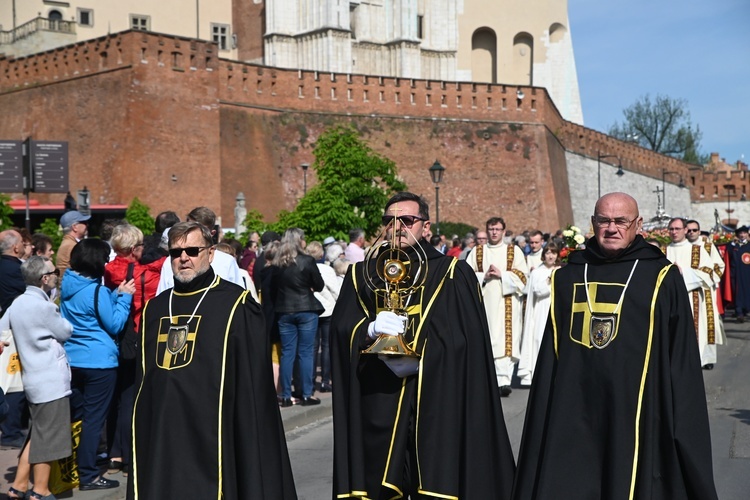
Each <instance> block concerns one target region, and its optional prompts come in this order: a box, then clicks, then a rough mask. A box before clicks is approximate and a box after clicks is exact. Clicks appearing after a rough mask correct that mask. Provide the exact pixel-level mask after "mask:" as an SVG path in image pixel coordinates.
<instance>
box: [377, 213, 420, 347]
mask: <svg viewBox="0 0 750 500" xmlns="http://www.w3.org/2000/svg"><path fill="white" fill-rule="evenodd" d="M396 225H398V226H400V227H398V228H397V227H395V226H396ZM391 226H394V227H393V228H392V230H391V235H390V237H388V229H389V227H391ZM403 231H409V228H407V227H406V226H405V225H403V224H401V223H400V222H397V221H396V220H394V221H393V222H392V223H391V224H389V225H388V226H386V227H385V228H384V229H383V231H382V232H381V234H380V235H379V236H378V239H377V240H376V242H375V243H374V244H373V245H372V246H371V247H370V250H369V251H368V252H367V255H365V261H364V265H365V269H366V270H370V269H373V268H374V269H375V275H372V274H371V273H370V272H365V281H366V284H367V287H368V288H369V289H370V290H372V291H373V292H375V295H376V296H377V295H381V296H383V297H384V299H385V307H386V308H387V309H388V310H389V311H392V312H394V313H396V314H398V315H399V316H401V317H403V318H404V324H405V325H406V324H407V320H408V313H407V307H408V302H409V299H410V297H411V296H412V295H413V294H415V293H416V292H418V291H419V289H420V288H421V287H422V286H423V285H424V282H425V280H426V278H427V254H426V253H425V252H424V249H423V248H422V247H421V246H420V245H419V244H418V243H417V244H413V245H408V246H407V247H406V248H401V246H400V244H399V243H400V238H399V236H398V235H399V232H403ZM409 232H410V231H409ZM414 239H415V240H416V241H418V240H419V237H416V238H414ZM376 278H377V279H376ZM362 354H384V355H388V356H408V357H412V358H418V357H419V354H417V353H416V352H415V351H414V349H412V348H411V346H410V345H409V343H408V342H407V341H406V339H405V338H404V336H403V335H384V334H383V335H380V336H379V337H378V338H377V339H376V340H375V343H374V344H372V345H371V346H370V347H368V348H367V349H365V350H363V351H362Z"/></svg>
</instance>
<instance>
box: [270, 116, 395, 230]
mask: <svg viewBox="0 0 750 500" xmlns="http://www.w3.org/2000/svg"><path fill="white" fill-rule="evenodd" d="M313 154H314V155H315V162H314V163H313V165H312V168H313V170H314V171H315V172H316V174H317V177H318V181H319V182H318V184H317V185H316V186H314V187H313V188H311V189H309V190H308V191H307V194H306V195H305V196H304V197H303V198H302V199H301V200H300V202H299V204H298V205H297V207H296V208H295V209H294V211H293V212H281V213H279V215H278V222H276V223H274V224H272V225H271V229H273V230H274V231H277V232H279V233H281V232H283V231H284V230H285V229H286V228H289V227H299V228H302V229H304V230H305V234H306V236H307V239H308V240H322V239H323V238H325V237H326V236H333V237H334V238H338V239H347V238H348V234H349V230H350V229H353V228H362V229H364V230H365V233H366V235H367V237H368V238H369V237H372V236H373V235H375V234H376V233H377V231H378V230H379V229H380V226H381V217H382V215H383V207H384V205H385V202H386V201H388V198H390V196H391V195H392V194H393V193H395V192H397V191H403V190H405V189H406V184H404V182H403V181H401V180H400V179H399V178H398V177H397V175H396V164H395V163H394V162H393V161H392V160H390V159H388V158H385V157H383V156H381V155H379V154H378V153H376V152H375V151H373V150H372V149H371V148H370V147H369V146H368V145H367V144H366V143H365V142H364V141H363V140H362V139H361V138H360V137H359V134H358V133H357V131H355V130H354V129H352V128H350V127H335V128H333V129H330V130H327V131H326V132H324V133H323V134H321V136H320V137H319V138H318V141H317V143H316V145H315V150H314V151H313Z"/></svg>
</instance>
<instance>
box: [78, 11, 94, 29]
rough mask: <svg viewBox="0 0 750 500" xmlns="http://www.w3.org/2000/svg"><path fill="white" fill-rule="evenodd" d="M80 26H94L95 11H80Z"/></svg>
mask: <svg viewBox="0 0 750 500" xmlns="http://www.w3.org/2000/svg"><path fill="white" fill-rule="evenodd" d="M78 24H80V25H81V26H93V25H94V11H93V10H91V9H81V8H79V9H78Z"/></svg>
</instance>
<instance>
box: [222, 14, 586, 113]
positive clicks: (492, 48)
mask: <svg viewBox="0 0 750 500" xmlns="http://www.w3.org/2000/svg"><path fill="white" fill-rule="evenodd" d="M253 3H254V4H255V6H256V7H255V8H259V9H263V8H264V10H265V29H264V32H263V54H262V62H263V64H266V65H269V66H276V67H281V68H298V69H307V70H316V71H325V72H329V71H333V72H343V73H353V74H367V75H377V76H390V77H400V78H422V79H431V80H448V81H450V80H455V81H473V82H487V83H507V84H513V85H533V86H537V87H546V88H547V90H548V91H549V93H550V95H551V96H552V98H553V100H554V102H555V104H556V105H557V107H558V108H559V110H560V112H561V114H562V115H563V117H564V118H565V119H567V120H570V121H573V122H575V123H579V124H582V123H583V114H582V111H581V99H580V95H579V90H578V78H577V75H576V68H575V59H574V56H573V43H572V39H571V36H570V24H569V22H568V4H567V0H525V1H523V2H521V1H519V0H496V1H494V2H487V1H486V0H462V1H461V0H254V1H253ZM235 4H237V2H235ZM235 18H239V16H238V15H237V12H236V13H235ZM239 38H240V40H243V38H246V37H243V36H242V34H241V35H240V37H239ZM240 59H242V60H246V61H254V62H260V61H259V58H258V57H257V53H256V54H246V56H245V57H243V53H242V51H241V53H240Z"/></svg>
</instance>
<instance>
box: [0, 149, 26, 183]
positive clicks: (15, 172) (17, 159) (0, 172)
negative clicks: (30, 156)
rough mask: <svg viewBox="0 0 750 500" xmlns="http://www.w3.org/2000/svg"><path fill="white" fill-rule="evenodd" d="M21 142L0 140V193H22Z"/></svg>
mask: <svg viewBox="0 0 750 500" xmlns="http://www.w3.org/2000/svg"><path fill="white" fill-rule="evenodd" d="M22 145H23V143H22V142H21V141H0V193H23V146H22Z"/></svg>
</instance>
